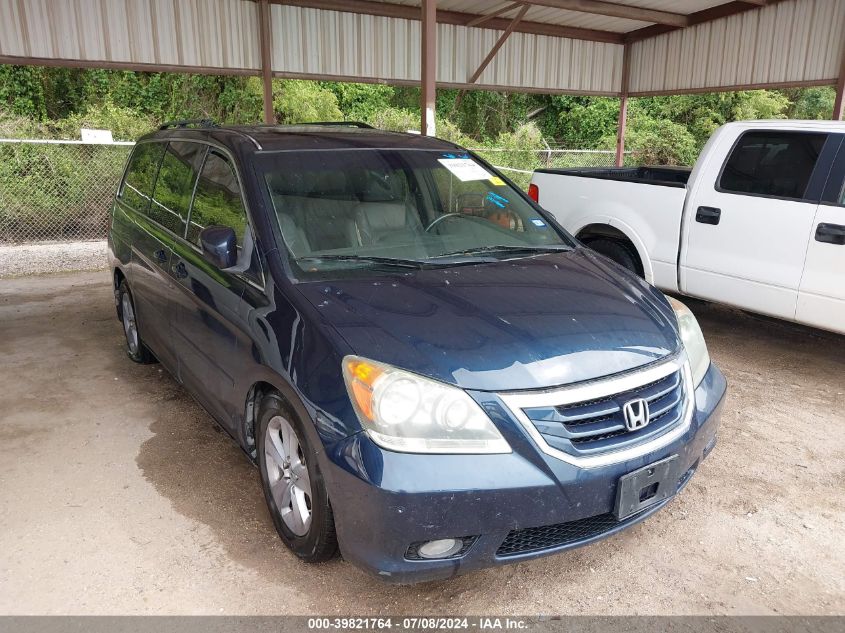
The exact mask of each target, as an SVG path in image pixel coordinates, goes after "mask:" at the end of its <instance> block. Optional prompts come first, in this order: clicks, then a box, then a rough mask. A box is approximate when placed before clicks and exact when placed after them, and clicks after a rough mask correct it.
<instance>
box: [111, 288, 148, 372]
mask: <svg viewBox="0 0 845 633" xmlns="http://www.w3.org/2000/svg"><path fill="white" fill-rule="evenodd" d="M117 305H118V315H119V316H120V322H121V323H122V324H123V334H124V336H125V337H126V355H127V356H129V358H131V359H132V360H133V361H135V362H136V363H140V364H142V365H147V364H149V363H154V362H156V358H155V356H153V354H152V352H150V350H149V348H148V347H147V346H146V345H145V344H144V340H143V339H142V338H141V332H140V330H139V329H138V320H137V317H136V316H135V315H136V314H137V313H136V312H135V299H134V298H133V297H132V293H131V292H130V290H129V284H127V283H126V280H125V279H124V280H123V281H121V282H120V286H118V288H117Z"/></svg>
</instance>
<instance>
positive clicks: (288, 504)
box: [256, 392, 337, 563]
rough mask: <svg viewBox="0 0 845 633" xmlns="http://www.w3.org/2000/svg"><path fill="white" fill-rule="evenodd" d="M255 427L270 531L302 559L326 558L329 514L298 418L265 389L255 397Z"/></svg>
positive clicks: (332, 541)
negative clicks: (259, 399)
mask: <svg viewBox="0 0 845 633" xmlns="http://www.w3.org/2000/svg"><path fill="white" fill-rule="evenodd" d="M256 427H257V428H256V442H257V450H258V470H259V472H260V473H261V487H262V488H263V489H264V499H265V500H266V501H267V507H268V508H269V510H270V516H271V517H272V519H273V525H274V526H275V527H276V532H278V533H279V536H280V537H281V539H282V541H283V542H284V544H285V545H287V546H288V547H289V548H290V549H291V550H292V551H293V553H294V554H296V555H297V556H298V557H299V558H301V559H302V560H304V561H306V562H309V563H321V562H323V561H326V560H329V559H330V558H332V557H333V556H334V555H335V553H336V552H337V535H336V533H335V526H334V515H333V514H332V506H331V503H330V502H329V495H328V492H327V490H326V484H325V481H324V480H323V476H322V474H321V473H320V468H319V466H318V465H317V454H316V452H315V451H314V449H313V447H312V446H311V444H310V442H309V439H308V435H306V433H305V430H304V428H303V425H302V422H301V421H300V420H299V418H298V417H297V416H296V415H295V414H294V413H293V411H292V410H291V409H290V407H289V406H288V405H287V403H286V402H285V401H284V399H283V398H282V397H281V396H280V395H279V394H278V393H272V392H271V393H269V394H267V395H266V396H264V398H262V399H261V404H260V405H259V410H258V421H257V425H256Z"/></svg>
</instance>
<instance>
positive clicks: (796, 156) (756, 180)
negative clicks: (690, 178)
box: [718, 131, 827, 199]
mask: <svg viewBox="0 0 845 633" xmlns="http://www.w3.org/2000/svg"><path fill="white" fill-rule="evenodd" d="M826 140H827V135H826V134H812V133H803V132H767V131H759V132H746V133H745V134H743V135H742V136H741V137H740V139H739V141H737V143H736V145H735V146H734V148H733V151H732V152H731V155H730V156H729V157H728V160H727V163H726V164H725V167H724V169H723V170H722V176H721V178H720V179H719V187H718V189H719V191H724V192H727V193H740V194H746V195H752V196H774V197H777V198H794V199H801V198H803V197H804V193H805V191H806V190H807V184H808V183H809V182H810V176H811V175H812V173H813V169H814V168H815V166H816V161H817V160H818V158H819V154H820V153H821V150H822V147H823V146H824V143H825V141H826Z"/></svg>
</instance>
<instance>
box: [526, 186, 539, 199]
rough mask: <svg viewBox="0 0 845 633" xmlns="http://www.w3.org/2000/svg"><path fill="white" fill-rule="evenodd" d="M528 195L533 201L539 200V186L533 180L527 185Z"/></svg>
mask: <svg viewBox="0 0 845 633" xmlns="http://www.w3.org/2000/svg"><path fill="white" fill-rule="evenodd" d="M528 197H529V198H531V199H532V200H533V201H534V202H540V187H538V186H537V185H535V184H534V183H533V182H532V183H531V184H530V185H528Z"/></svg>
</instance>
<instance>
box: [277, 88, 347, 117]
mask: <svg viewBox="0 0 845 633" xmlns="http://www.w3.org/2000/svg"><path fill="white" fill-rule="evenodd" d="M273 92H274V94H273V109H274V110H275V112H276V118H277V119H278V121H279V123H309V122H313V121H342V120H343V113H342V112H341V111H340V108H339V107H338V105H337V97H336V96H335V95H334V93H333V92H332V91H331V90H327V89H325V88H323V87H321V86H320V84H319V83H317V82H316V81H296V80H283V81H278V82H274V86H273Z"/></svg>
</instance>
